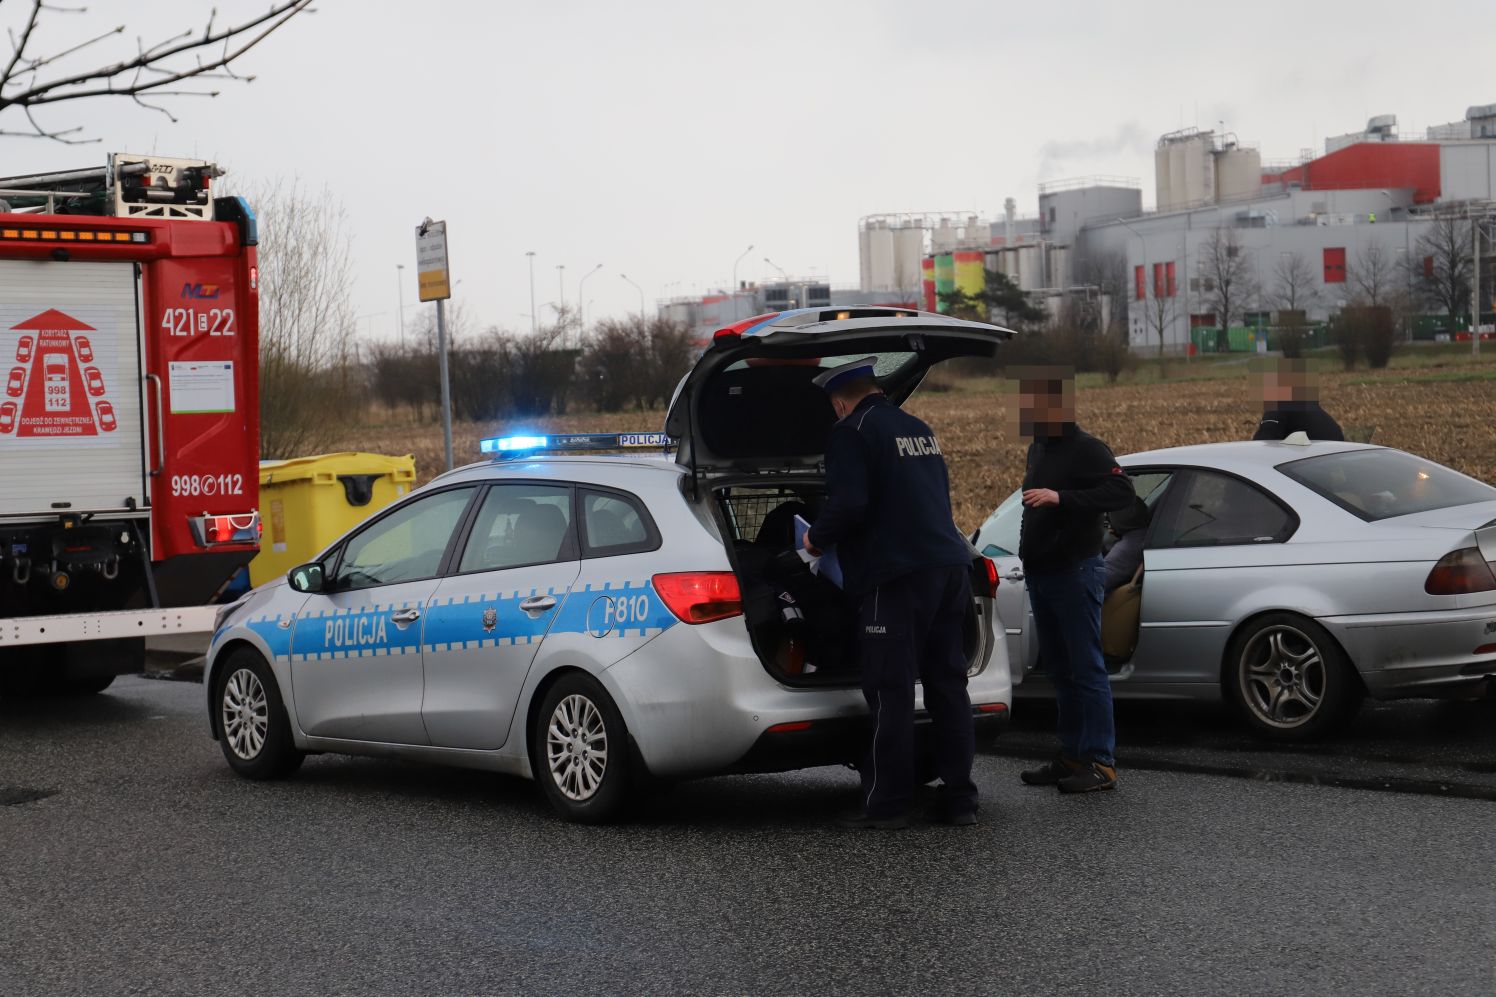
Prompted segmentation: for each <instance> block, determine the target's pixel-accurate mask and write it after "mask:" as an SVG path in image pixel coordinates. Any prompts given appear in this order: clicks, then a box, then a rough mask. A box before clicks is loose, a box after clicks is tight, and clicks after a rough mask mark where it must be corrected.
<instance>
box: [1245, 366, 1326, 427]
mask: <svg viewBox="0 0 1496 997" xmlns="http://www.w3.org/2000/svg"><path fill="white" fill-rule="evenodd" d="M1258 374H1259V377H1260V378H1261V380H1260V382H1259V386H1258V394H1259V397H1260V398H1261V400H1262V421H1261V422H1259V423H1257V432H1256V433H1254V434H1252V439H1254V440H1282V439H1287V438H1288V436H1290V435H1291V434H1293V433H1303V434H1304V435H1305V436H1307V437H1309V438H1310V439H1311V440H1334V441H1336V442H1342V441H1344V440H1345V433H1343V432H1341V430H1340V423H1338V422H1336V421H1335V420H1334V419H1333V418H1332V417H1331V416H1330V413H1328V412H1326V411H1325V410H1324V409H1322V408H1320V407H1319V389H1318V387H1317V386H1316V385H1315V383H1314V380H1313V378H1312V376H1311V375H1310V373H1309V370H1308V368H1307V367H1305V365H1304V361H1302V360H1282V361H1278V362H1277V363H1276V364H1274V365H1273V366H1270V367H1266V368H1263V369H1261V370H1260V371H1258Z"/></svg>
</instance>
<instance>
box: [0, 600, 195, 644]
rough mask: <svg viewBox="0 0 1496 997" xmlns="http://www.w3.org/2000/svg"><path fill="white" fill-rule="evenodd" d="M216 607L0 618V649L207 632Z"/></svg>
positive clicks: (126, 610) (124, 610) (125, 610)
mask: <svg viewBox="0 0 1496 997" xmlns="http://www.w3.org/2000/svg"><path fill="white" fill-rule="evenodd" d="M218 610H219V607H218V606H184V607H180V608H176V609H123V610H117V611H115V612H109V613H67V614H64V615H61V616H23V617H19V618H15V619H0V648H5V647H20V646H21V645H23V644H56V643H61V642H65V641H68V642H70V641H80V640H117V639H119V638H121V637H160V636H163V635H165V634H178V635H185V634H205V635H206V634H211V633H212V632H213V621H214V619H215V618H216V617H217V615H218Z"/></svg>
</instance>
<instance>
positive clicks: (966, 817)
mask: <svg viewBox="0 0 1496 997" xmlns="http://www.w3.org/2000/svg"><path fill="white" fill-rule="evenodd" d="M925 820H928V821H929V822H930V823H932V824H949V825H950V826H951V827H971V826H972V825H973V824H975V823H976V822H977V812H976V811H975V810H960V811H951V810H947V809H946V808H945V807H942V806H938V805H937V806H933V807H931V808H930V809H928V810H926V811H925Z"/></svg>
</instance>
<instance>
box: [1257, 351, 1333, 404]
mask: <svg viewBox="0 0 1496 997" xmlns="http://www.w3.org/2000/svg"><path fill="white" fill-rule="evenodd" d="M1255 387H1256V389H1257V397H1258V400H1259V401H1261V402H1262V407H1263V408H1265V409H1271V408H1276V407H1278V406H1279V405H1283V404H1286V403H1288V402H1301V401H1312V400H1314V399H1315V398H1317V397H1318V396H1319V389H1318V386H1317V385H1316V384H1315V381H1314V377H1313V375H1312V374H1310V373H1309V371H1308V370H1307V369H1306V368H1305V367H1304V365H1303V363H1302V362H1301V361H1295V360H1288V361H1284V362H1283V363H1282V364H1280V365H1278V366H1276V367H1267V368H1263V369H1261V370H1259V371H1258V372H1257V383H1256V385H1255Z"/></svg>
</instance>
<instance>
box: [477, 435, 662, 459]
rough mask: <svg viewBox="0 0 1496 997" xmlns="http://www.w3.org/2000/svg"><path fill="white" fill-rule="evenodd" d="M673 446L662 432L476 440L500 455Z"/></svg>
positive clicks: (497, 437)
mask: <svg viewBox="0 0 1496 997" xmlns="http://www.w3.org/2000/svg"><path fill="white" fill-rule="evenodd" d="M673 446H675V438H674V437H672V436H668V435H666V434H665V433H567V434H557V435H551V436H495V437H493V438H491V439H487V440H482V441H480V442H479V443H478V449H479V450H480V451H481V452H483V453H486V454H495V455H497V456H499V457H501V458H502V457H518V456H520V455H522V454H535V453H558V452H565V451H568V450H573V451H574V450H639V449H656V450H663V449H669V448H670V447H673Z"/></svg>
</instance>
